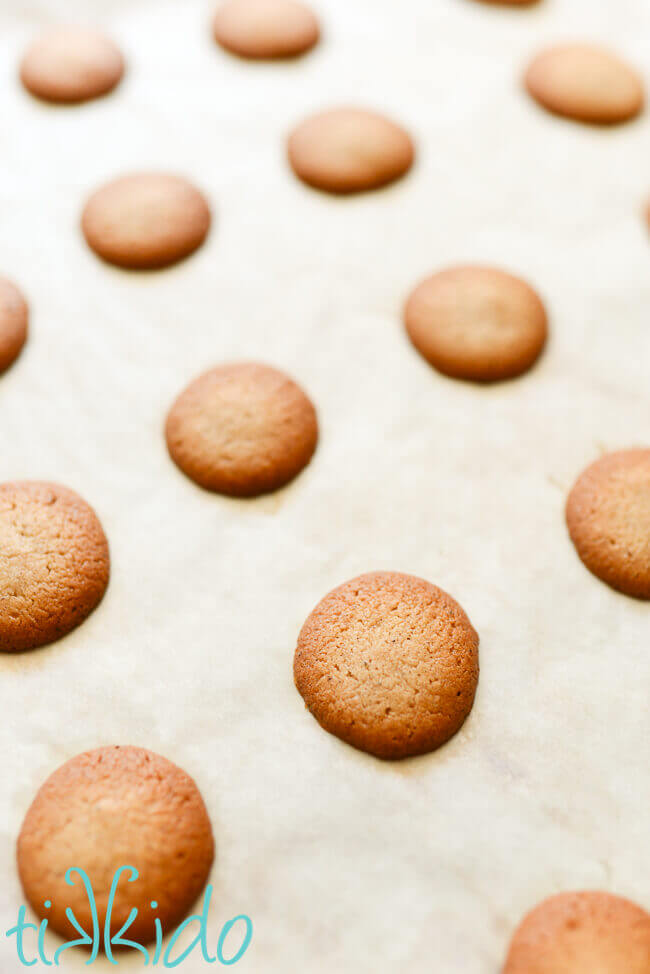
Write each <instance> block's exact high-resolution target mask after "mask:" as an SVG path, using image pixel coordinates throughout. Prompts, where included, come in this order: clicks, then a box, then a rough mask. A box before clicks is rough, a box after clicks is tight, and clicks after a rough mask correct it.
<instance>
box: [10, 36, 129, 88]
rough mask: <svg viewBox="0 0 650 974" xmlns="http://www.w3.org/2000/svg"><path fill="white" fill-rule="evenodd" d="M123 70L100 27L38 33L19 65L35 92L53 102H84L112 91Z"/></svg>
mask: <svg viewBox="0 0 650 974" xmlns="http://www.w3.org/2000/svg"><path fill="white" fill-rule="evenodd" d="M123 74H124V60H123V58H122V55H121V53H120V51H119V49H118V48H117V47H116V46H115V44H114V43H113V42H112V41H111V40H110V39H109V38H108V37H105V36H104V35H103V34H100V33H99V32H98V31H94V30H86V29H85V28H82V27H59V28H56V29H54V30H51V31H48V32H47V33H46V34H43V35H42V36H41V37H38V38H37V39H36V40H35V41H34V42H33V43H32V45H31V46H30V47H29V49H28V50H27V52H26V54H25V56H24V57H23V60H22V63H21V66H20V77H21V80H22V82H23V84H24V86H25V88H27V90H28V91H30V92H31V93H32V94H33V95H36V97H37V98H42V99H44V100H45V101H51V102H81V101H87V100H88V99H89V98H97V97H98V96H99V95H105V94H106V93H107V92H109V91H111V90H112V89H113V88H114V87H115V86H116V85H117V84H118V82H119V81H120V80H121V78H122V75H123Z"/></svg>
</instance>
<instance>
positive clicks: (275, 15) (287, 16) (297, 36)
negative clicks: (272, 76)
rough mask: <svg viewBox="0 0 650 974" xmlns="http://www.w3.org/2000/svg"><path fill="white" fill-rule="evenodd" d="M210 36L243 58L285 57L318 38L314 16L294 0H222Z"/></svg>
mask: <svg viewBox="0 0 650 974" xmlns="http://www.w3.org/2000/svg"><path fill="white" fill-rule="evenodd" d="M212 30H213V34H214V38H215V40H216V41H217V43H219V44H220V45H221V46H222V47H224V48H225V49H226V50H227V51H230V52H231V53H232V54H237V55H239V57H245V58H263V59H266V58H288V57H297V56H298V55H299V54H304V53H305V52H306V51H309V50H310V49H311V48H312V47H313V46H314V44H316V42H317V41H318V37H319V34H320V28H319V26H318V20H317V19H316V17H315V16H314V14H313V13H312V11H311V10H310V9H309V7H306V6H305V5H304V4H302V3H298V2H297V0H226V2H225V3H223V4H221V6H220V7H219V8H218V10H217V12H216V14H215V17H214V21H213V24H212Z"/></svg>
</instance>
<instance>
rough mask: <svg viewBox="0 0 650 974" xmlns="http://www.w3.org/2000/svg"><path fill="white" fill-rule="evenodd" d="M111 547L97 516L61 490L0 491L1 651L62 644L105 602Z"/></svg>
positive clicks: (9, 486)
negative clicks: (102, 600)
mask: <svg viewBox="0 0 650 974" xmlns="http://www.w3.org/2000/svg"><path fill="white" fill-rule="evenodd" d="M109 565H110V561H109V552H108V542H107V541H106V536H105V534H104V531H103V529H102V526H101V524H100V522H99V520H98V518H97V515H96V514H95V512H94V511H93V509H92V508H91V507H90V506H89V505H88V504H87V503H86V502H85V501H84V500H82V498H81V497H79V495H78V494H76V493H75V492H74V491H72V490H70V489H69V488H67V487H61V486H60V485H58V484H49V483H39V482H35V481H22V482H14V483H4V484H0V651H2V652H6V653H7V652H8V653H12V652H21V651H23V650H28V649H35V648H36V647H38V646H44V645H45V644H46V643H51V642H54V640H56V639H59V638H60V637H61V636H65V635H66V634H67V633H69V632H70V631H71V630H72V629H74V628H75V627H76V626H78V625H79V624H80V623H81V622H83V621H84V619H86V618H87V617H88V616H89V615H90V613H91V612H92V611H93V609H95V608H96V606H97V605H98V604H99V602H100V601H101V599H102V597H103V595H104V592H105V591H106V586H107V585H108V577H109V570H110V569H109Z"/></svg>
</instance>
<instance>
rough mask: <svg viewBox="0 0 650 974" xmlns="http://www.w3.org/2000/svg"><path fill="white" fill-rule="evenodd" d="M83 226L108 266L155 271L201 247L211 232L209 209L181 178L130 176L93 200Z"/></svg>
mask: <svg viewBox="0 0 650 974" xmlns="http://www.w3.org/2000/svg"><path fill="white" fill-rule="evenodd" d="M81 227H82V230H83V232H84V236H85V238H86V241H87V243H88V245H89V246H90V247H91V248H92V250H94V251H95V253H96V254H97V255H98V256H99V257H101V258H102V259H103V260H105V261H107V262H108V263H109V264H116V265H117V266H118V267H124V268H127V269H130V270H153V269H156V268H161V267H167V266H169V265H170V264H175V263H176V262H177V261H179V260H183V259H184V258H185V257H188V256H189V255H190V254H192V253H194V251H195V250H197V249H198V248H199V247H200V246H201V244H202V243H203V241H204V240H205V238H206V236H207V234H208V230H209V229H210V207H209V206H208V203H207V201H206V199H205V197H204V196H203V194H202V193H200V192H199V190H198V189H196V188H195V187H194V186H192V184H191V183H189V182H187V180H186V179H183V178H181V177H180V176H175V175H172V174H170V173H162V172H142V173H132V174H130V175H127V176H122V177H120V178H119V179H115V180H114V181H113V182H110V183H107V184H106V185H105V186H103V187H102V188H101V189H98V190H97V192H95V193H94V194H93V195H92V196H91V197H90V199H89V200H88V202H87V203H86V206H85V208H84V211H83V214H82V218H81Z"/></svg>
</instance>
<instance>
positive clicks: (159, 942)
mask: <svg viewBox="0 0 650 974" xmlns="http://www.w3.org/2000/svg"><path fill="white" fill-rule="evenodd" d="M124 873H129V874H130V875H129V876H128V877H127V882H129V883H133V882H135V880H136V879H137V878H138V870H137V869H136V868H135V867H134V866H122V867H121V868H120V869H118V870H117V871H116V873H115V875H114V876H113V882H112V883H111V889H110V893H109V897H108V903H107V906H106V919H105V922H104V928H103V930H101V929H100V925H99V916H98V913H97V902H96V900H95V894H94V892H93V888H92V884H91V882H90V879H89V878H88V875H87V874H86V873H85V872H84V870H83V869H78V868H76V867H74V866H73V867H71V868H70V869H68V871H67V872H66V874H65V881H66V883H67V884H68V886H74V885H75V882H76V879H75V876H76V877H78V879H80V880H81V882H82V883H83V886H84V889H85V891H86V896H87V897H88V905H89V907H90V915H91V918H92V924H93V929H92V936H91V935H90V934H89V933H87V932H86V931H85V930H84V929H83V928H82V926H81V924H80V923H79V921H78V920H77V918H76V916H75V915H74V913H73V912H72V910H71V908H70V907H67V908H66V911H65V915H66V917H67V918H68V920H69V921H70V923H71V924H72V926H73V927H74V929H75V930H76V931H77V933H78V934H79V939H78V940H68V941H66V942H65V943H64V944H61V946H60V947H59V948H58V950H57V951H56V953H55V954H54V958H53V960H49V959H48V958H47V957H46V955H45V931H46V930H47V919H44V920H42V921H41V923H40V925H39V926H36V924H35V923H28V922H27V921H26V919H25V916H26V913H27V908H26V907H25V906H21V907H20V910H19V911H18V922H17V924H16V926H15V927H12V928H11V930H7V934H6V936H7V937H15V938H16V951H17V953H18V959H19V961H20V962H21V964H23V965H24V966H25V967H33V966H34V965H35V964H38V962H39V960H40V962H41V963H42V964H44V965H45V966H47V967H52V966H53V965H54V966H56V967H58V966H59V961H60V958H61V954H63V952H64V951H66V950H70V949H71V948H72V947H82V948H84V950H86V951H87V950H88V948H90V955H89V957H88V960H87V961H86V964H92V963H93V961H94V960H96V959H97V956H98V955H99V951H100V947H101V945H102V941H103V945H104V953H105V955H106V957H107V959H108V960H109V961H110V963H111V964H117V963H118V959H117V958H115V957H114V956H113V948H114V947H118V948H120V950H123V949H124V948H125V947H128V948H131V949H132V950H137V951H139V952H140V953H141V954H142V956H143V958H144V963H143V966H144V967H147V966H148V965H149V963H151V966H152V967H153V966H155V965H156V964H161V966H162V967H178V966H179V964H182V963H183V961H184V960H186V959H187V958H188V957H189V956H190V954H192V953H193V952H194V951H195V950H197V951H198V950H199V949H200V952H201V954H202V956H203V960H204V961H205V963H206V964H216V963H217V961H218V962H219V963H220V964H225V965H227V966H231V965H232V964H236V963H237V961H239V960H241V958H242V957H243V956H244V954H245V953H246V951H247V950H248V948H249V946H250V942H251V940H252V939H253V923H252V921H251V919H250V917H248V916H246V914H244V913H241V914H240V915H239V916H236V917H234V918H233V919H232V920H229V921H228V922H227V923H225V924H224V925H223V927H222V928H221V933H220V935H219V940H218V942H217V947H216V955H215V956H211V954H210V951H209V948H208V913H209V910H210V900H211V899H212V889H213V887H212V886H211V885H210V884H208V885H207V886H206V889H205V896H204V899H203V909H202V911H201V913H197V914H192V916H189V917H187V918H186V919H185V920H184V921H183V922H182V923H181V924H180V926H179V927H177V929H176V930H175V931H174V933H173V934H172V935H171V938H170V940H169V942H168V944H167V947H166V949H165V951H164V953H163V931H162V926H161V923H160V920H159V919H158V917H155V918H154V928H155V931H156V937H155V948H154V947H152V948H151V950H152V951H153V956H152V954H151V953H150V951H149V950H147V948H146V947H144V946H143V945H142V944H139V943H137V941H135V940H125V939H124V934H125V933H127V931H128V929H129V927H130V926H131V924H132V923H133V921H134V920H135V918H136V917H137V915H138V910H137V908H136V907H133V909H132V910H131V912H130V913H129V916H128V918H127V920H126V923H125V924H124V925H123V926H122V928H121V929H120V930H119V931H118V932H117V933H116V934H114V935H113V936H111V914H112V911H113V903H114V900H115V894H116V892H117V887H118V884H119V882H120V879H121V877H122V876H123V874H124ZM43 905H44V907H45V909H46V910H50V909H51V908H52V903H51V901H50V900H46V901H45V903H44V904H43ZM150 905H151V909H152V910H155V909H156V907H157V906H158V904H157V902H156V901H155V900H152V902H151V904H150ZM191 924H198V933H197V934H196V936H195V937H194V939H193V940H192V942H191V943H190V944H189V945H188V946H187V947H185V948H184V949H183V950H182V952H181V953H179V954H178V956H176V957H175V956H174V954H175V953H176V951H177V949H178V941H179V940H180V938H181V937H182V936H183V934H184V933H185V931H186V930H187V929H188V928H189V926H190V925H191ZM29 930H34V931H36V934H37V936H36V944H35V945H34V944H33V941H32V943H31V945H30V946H31V949H32V951H33V949H34V946H35V947H36V950H37V954H38V956H37V957H33V958H31V959H29V958H28V957H27V956H26V953H25V950H26V946H27V945H26V943H25V933H26V931H29ZM226 941H228V943H226ZM233 951H234V952H233Z"/></svg>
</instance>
